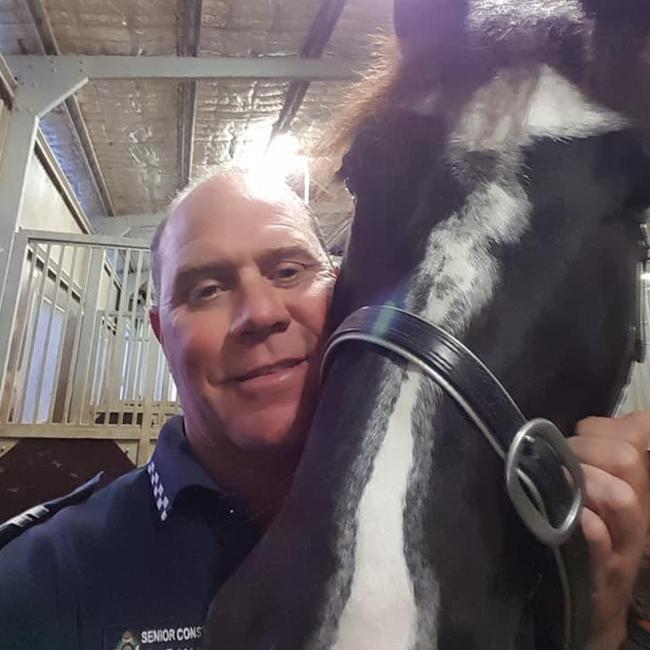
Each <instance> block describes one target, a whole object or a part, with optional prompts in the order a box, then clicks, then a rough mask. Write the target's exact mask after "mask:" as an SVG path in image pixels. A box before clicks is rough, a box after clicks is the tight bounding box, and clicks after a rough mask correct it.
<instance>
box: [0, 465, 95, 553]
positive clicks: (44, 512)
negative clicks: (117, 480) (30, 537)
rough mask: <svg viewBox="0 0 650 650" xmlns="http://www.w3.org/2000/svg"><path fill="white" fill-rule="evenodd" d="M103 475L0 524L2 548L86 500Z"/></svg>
mask: <svg viewBox="0 0 650 650" xmlns="http://www.w3.org/2000/svg"><path fill="white" fill-rule="evenodd" d="M103 475H104V472H99V474H97V475H96V476H93V478H91V479H90V480H89V481H87V482H86V483H84V484H83V485H80V486H79V487H78V488H75V489H74V490H73V491H72V492H70V493H69V494H66V495H65V496H62V497H59V498H57V499H52V500H51V501H46V502H45V503H42V504H40V505H38V506H34V507H33V508H29V510H25V512H21V513H20V514H19V515H16V516H15V517H12V518H11V519H9V520H8V521H6V522H5V523H4V524H0V548H3V547H4V546H6V545H7V544H8V543H9V542H10V541H11V540H12V539H14V538H16V537H18V536H19V535H20V534H21V533H24V532H25V531H26V530H28V529H29V528H32V527H33V526H36V525H37V524H41V523H43V522H44V521H47V520H48V519H49V518H50V517H52V516H54V515H55V514H56V513H57V512H59V510H63V508H66V507H68V506H72V505H75V504H77V503H81V502H82V501H85V500H86V499H87V498H88V497H89V496H90V495H91V494H92V493H93V492H94V491H95V490H96V489H97V486H98V485H99V482H100V481H101V480H102V476H103Z"/></svg>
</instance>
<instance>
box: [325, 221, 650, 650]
mask: <svg viewBox="0 0 650 650" xmlns="http://www.w3.org/2000/svg"><path fill="white" fill-rule="evenodd" d="M641 233H642V236H641V240H640V248H641V250H642V256H641V262H640V271H639V282H638V292H637V310H636V312H637V313H636V321H637V322H636V328H635V329H636V331H635V360H636V361H639V362H641V361H643V359H644V352H645V332H644V305H645V299H644V295H643V290H644V284H643V279H642V274H643V273H645V270H646V265H647V261H648V250H649V247H650V243H649V241H648V233H647V229H646V226H645V224H643V223H642V224H641ZM351 342H354V343H360V342H361V343H364V344H367V345H372V346H375V347H379V348H382V349H384V350H386V351H388V352H389V353H392V354H394V355H396V356H397V357H399V358H401V359H403V360H405V361H408V362H409V363H411V364H413V365H415V366H416V367H417V368H419V369H420V370H421V371H422V372H423V373H424V374H425V375H426V376H427V377H429V378H430V379H432V380H433V381H434V382H435V384H436V385H438V386H439V387H440V388H441V389H442V390H443V391H444V392H445V393H447V395H449V397H451V398H452V399H453V400H454V402H455V403H456V404H457V406H458V407H459V408H460V410H461V411H462V412H463V413H464V415H465V416H466V417H467V418H468V419H469V421H470V422H471V423H472V424H473V425H474V426H475V427H476V428H477V429H478V430H479V431H480V432H481V433H482V434H483V435H484V436H485V438H486V439H487V440H488V442H489V443H490V445H491V446H492V448H493V449H494V450H495V452H496V453H497V454H498V456H499V457H500V458H501V459H502V460H503V461H504V464H505V484H506V489H507V492H508V495H509V497H510V501H511V502H512V505H513V506H514V509H515V511H516V512H517V514H518V515H519V518H520V519H521V521H522V522H523V524H524V526H525V527H526V528H527V529H528V530H529V531H530V533H531V534H532V535H533V536H534V538H535V539H536V540H537V541H539V542H541V543H542V544H543V545H545V546H546V547H549V549H550V551H551V553H552V555H553V558H554V560H555V566H556V568H557V579H558V582H559V585H560V588H561V591H562V595H563V604H562V610H563V616H562V619H563V621H562V623H563V624H562V629H561V631H560V634H559V636H560V637H561V638H560V639H559V644H560V647H562V648H565V649H567V650H569V649H571V650H574V649H576V650H577V649H578V648H583V647H585V645H586V643H587V641H588V638H589V633H590V627H591V597H592V594H591V592H592V588H591V587H592V581H591V571H590V566H589V553H588V548H587V544H586V541H585V539H584V537H583V535H582V531H581V530H580V528H579V526H578V523H579V520H580V513H581V511H582V507H583V504H584V496H585V483H584V476H583V473H582V469H581V467H580V463H579V462H578V460H577V458H576V457H575V455H574V454H573V452H572V450H571V447H570V446H569V445H568V443H567V441H566V439H565V437H564V435H562V433H561V432H560V431H559V429H558V428H557V427H556V426H555V424H553V423H552V422H551V421H549V420H546V419H543V418H537V419H534V420H527V419H526V418H525V417H524V415H523V414H522V412H521V411H520V409H519V408H518V407H517V405H516V404H515V402H514V400H513V399H512V397H511V396H510V394H509V393H508V391H507V390H506V389H505V388H504V387H503V385H502V384H501V383H500V382H499V380H498V379H497V378H496V377H495V376H494V375H493V374H492V372H491V371H490V370H489V369H488V368H487V366H486V365H485V364H484V363H483V362H482V361H481V360H480V359H479V358H478V357H477V356H476V355H475V354H474V353H473V352H472V351H471V350H470V349H468V348H467V347H466V346H465V345H464V344H463V343H461V342H460V341H459V340H458V339H456V338H455V337H454V336H452V335H451V334H449V333H448V332H446V331H444V330H443V329H441V328H439V327H437V326H435V325H433V324H431V323H429V322H427V321H425V320H423V319H422V318H420V317H418V316H416V315H414V314H412V313H410V312H408V311H405V310H403V309H399V308H397V307H394V306H390V305H382V306H368V307H362V308H361V309H358V310H357V311H355V312H353V313H352V314H350V315H349V316H348V317H347V318H346V319H345V320H344V321H343V322H342V323H341V325H340V326H339V327H338V328H337V329H336V331H335V332H334V333H333V334H332V336H331V337H330V340H329V342H328V345H327V349H326V351H325V355H324V358H323V366H322V373H323V375H324V374H325V373H326V372H327V369H328V367H329V366H330V365H331V362H332V360H333V356H334V351H335V350H337V349H338V348H340V347H341V346H342V345H343V344H344V343H346V344H349V343H351Z"/></svg>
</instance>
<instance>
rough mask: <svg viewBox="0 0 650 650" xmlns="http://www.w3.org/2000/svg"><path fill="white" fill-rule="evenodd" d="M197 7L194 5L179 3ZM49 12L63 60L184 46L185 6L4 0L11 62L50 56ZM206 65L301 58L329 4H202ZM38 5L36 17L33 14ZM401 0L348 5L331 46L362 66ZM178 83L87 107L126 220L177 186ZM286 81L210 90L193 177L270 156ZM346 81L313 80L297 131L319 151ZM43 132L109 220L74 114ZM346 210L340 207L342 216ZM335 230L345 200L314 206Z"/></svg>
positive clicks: (104, 169)
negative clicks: (45, 23) (42, 30)
mask: <svg viewBox="0 0 650 650" xmlns="http://www.w3.org/2000/svg"><path fill="white" fill-rule="evenodd" d="M180 2H187V3H188V5H189V2H188V0H180ZM34 4H37V5H39V4H40V5H41V8H42V9H43V10H44V11H45V13H46V16H47V18H48V19H49V23H50V25H51V33H52V35H53V36H54V38H55V40H56V44H57V45H58V49H59V51H60V53H61V54H89V55H96V54H113V55H138V56H152V55H174V54H176V53H177V52H179V50H180V49H181V47H180V41H179V39H180V38H181V36H180V31H181V11H180V9H181V5H180V4H179V3H177V2H172V1H170V0H139V1H137V2H134V1H131V0H5V1H4V2H3V3H2V4H1V5H0V49H1V50H2V52H3V53H5V54H20V53H35V54H41V53H43V52H44V51H46V48H44V47H43V44H42V42H41V41H40V40H39V35H38V31H37V28H36V24H35V21H34V20H33V18H32V13H33V11H34V9H33V6H34ZM200 4H201V5H202V14H201V28H200V32H199V37H200V41H199V49H198V54H199V56H233V57H235V56H237V57H239V56H246V57H251V56H253V57H255V56H295V55H298V54H300V52H301V50H302V48H303V46H304V43H305V39H306V38H307V35H308V33H309V31H310V27H311V26H312V23H313V22H314V19H315V17H316V16H317V14H318V11H319V7H320V4H321V0H203V2H202V3H200ZM30 5H31V8H32V13H30V8H29V7H30ZM391 11H392V0H348V1H347V3H346V4H345V7H344V9H343V12H342V14H341V16H340V19H339V21H338V24H337V26H336V28H335V30H334V32H333V34H332V36H331V39H330V42H329V44H328V45H327V47H326V49H325V56H345V57H351V58H354V59H355V61H358V67H359V69H360V70H361V69H363V68H364V67H365V66H366V65H367V63H368V60H369V55H370V53H371V50H372V43H373V38H372V35H373V34H375V33H377V32H378V31H388V30H390V29H391V27H390V23H391ZM179 86H180V85H179V84H178V83H176V82H171V81H152V80H142V81H102V82H91V83H89V84H88V85H86V86H85V87H84V88H83V89H82V90H81V91H80V92H79V93H77V100H78V104H79V107H80V109H81V114H82V116H83V119H84V121H85V124H86V127H87V130H88V134H89V136H90V140H91V142H92V146H93V148H94V151H95V154H96V158H97V161H98V163H99V166H100V169H101V173H102V175H103V177H104V179H105V183H106V186H107V189H108V192H109V194H110V198H111V200H112V203H113V207H114V209H115V213H116V214H118V215H123V214H147V213H153V212H158V211H160V210H162V209H164V207H165V205H166V203H167V202H168V201H169V198H170V197H171V196H173V194H174V193H175V192H176V190H177V189H178V187H179V183H180V179H181V177H182V176H181V171H180V165H179V142H178V132H179V131H178V122H179V115H180V111H179V106H180V104H179V97H180V92H179ZM288 87H289V83H288V82H282V81H277V82H273V81H257V80H255V81H250V80H239V79H231V80H219V81H213V82H200V83H198V84H197V93H196V119H195V133H194V151H193V160H192V165H191V172H192V175H199V174H201V173H202V172H203V171H204V170H205V168H206V167H208V166H211V165H215V164H220V163H223V162H226V161H231V160H233V159H234V160H239V159H241V158H242V157H246V156H247V155H250V152H251V151H259V150H262V149H263V148H264V146H265V145H266V143H267V142H268V139H269V137H270V135H271V129H272V127H273V124H274V123H275V121H276V120H277V119H278V116H279V114H280V109H281V108H282V105H283V103H284V100H285V96H286V93H287V89H288ZM348 87H349V86H348V84H345V83H334V82H331V83H330V82H314V83H312V84H311V85H310V87H309V89H308V91H307V93H306V95H305V98H304V101H303V102H302V105H301V106H300V108H299V110H298V112H297V114H296V116H295V119H294V121H293V125H292V132H293V133H295V134H296V135H297V136H298V137H299V138H300V139H301V142H302V143H303V144H304V145H305V147H310V146H311V145H313V144H314V143H315V142H316V141H317V140H319V138H320V137H321V135H322V132H323V128H324V126H325V125H326V123H327V122H328V121H329V120H330V119H331V117H332V115H333V114H334V113H335V111H337V110H339V109H340V106H341V105H342V103H343V101H344V97H345V93H346V91H347V89H348ZM43 126H44V131H45V133H46V135H47V137H48V139H49V140H50V143H51V145H52V147H53V150H54V151H55V153H56V155H57V157H58V158H59V160H60V162H61V164H62V167H63V168H64V170H65V171H66V174H67V175H68V176H69V178H70V180H71V182H72V184H73V187H74V188H75V190H76V191H77V193H78V195H79V197H80V200H81V202H82V205H83V206H84V208H85V210H86V212H87V213H88V214H89V216H90V217H91V219H92V217H93V216H96V215H97V216H101V215H102V214H105V212H104V210H103V208H102V204H101V202H100V200H99V197H98V193H97V191H96V183H95V182H94V181H93V178H92V177H91V173H90V170H89V168H88V165H87V164H86V161H85V159H84V156H83V152H82V149H81V147H80V145H79V140H78V138H77V137H75V133H74V132H73V130H72V128H71V123H70V120H69V119H66V116H65V111H61V110H59V111H58V112H57V111H54V112H53V113H52V114H51V115H50V116H48V117H47V118H46V119H45V120H44V124H43ZM337 206H338V207H337ZM315 208H316V210H317V211H318V212H320V214H321V217H322V220H323V225H324V227H325V229H326V230H327V231H332V232H333V231H334V230H335V229H336V227H337V224H338V222H339V221H340V219H341V218H342V217H343V216H344V213H345V212H347V211H348V210H349V203H348V201H347V199H346V197H345V196H344V195H342V194H341V193H340V192H339V193H338V194H337V192H334V193H333V194H332V195H331V196H330V197H329V198H324V199H321V201H320V203H317V204H316V205H315Z"/></svg>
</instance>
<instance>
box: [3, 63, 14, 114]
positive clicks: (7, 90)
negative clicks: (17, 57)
mask: <svg viewBox="0 0 650 650" xmlns="http://www.w3.org/2000/svg"><path fill="white" fill-rule="evenodd" d="M15 91H16V80H15V79H14V76H13V74H12V73H11V69H10V68H9V65H8V64H7V62H6V61H5V58H4V56H2V52H0V99H2V101H4V103H5V104H6V105H7V108H11V107H12V106H13V102H14V93H15Z"/></svg>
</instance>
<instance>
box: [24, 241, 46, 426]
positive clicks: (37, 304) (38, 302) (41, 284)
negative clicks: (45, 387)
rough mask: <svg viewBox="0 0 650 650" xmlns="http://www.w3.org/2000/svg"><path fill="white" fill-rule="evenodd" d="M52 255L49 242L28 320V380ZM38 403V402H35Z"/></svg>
mask: <svg viewBox="0 0 650 650" xmlns="http://www.w3.org/2000/svg"><path fill="white" fill-rule="evenodd" d="M37 254H38V246H35V247H34V255H37ZM51 255H52V244H50V243H48V244H47V245H46V246H45V259H44V260H43V270H42V275H41V280H40V282H39V289H38V293H37V294H36V297H35V300H34V318H33V319H32V318H28V322H27V327H29V326H30V325H31V328H32V331H31V337H30V341H29V344H28V346H27V369H26V371H25V379H26V381H27V382H29V378H30V374H31V370H32V363H33V361H34V341H35V340H36V335H37V333H38V326H39V323H40V321H41V309H40V308H41V305H42V303H43V294H44V292H45V282H46V281H47V274H48V271H49V268H50V257H51ZM26 392H27V391H23V397H22V399H21V400H20V412H21V414H22V415H21V418H20V419H21V421H23V420H24V418H25V412H24V411H25V397H26ZM34 403H36V402H34ZM35 421H36V409H33V411H32V419H31V422H35Z"/></svg>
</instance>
